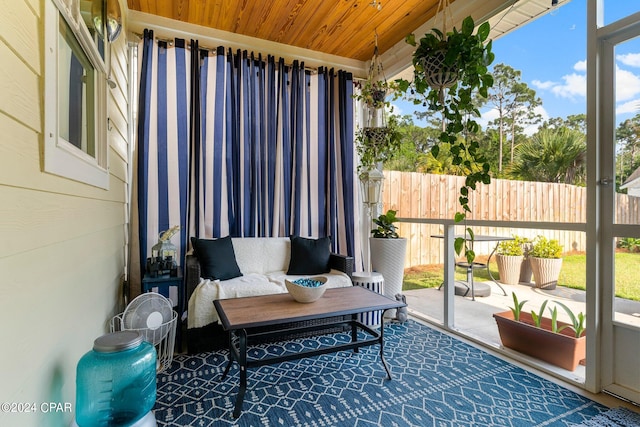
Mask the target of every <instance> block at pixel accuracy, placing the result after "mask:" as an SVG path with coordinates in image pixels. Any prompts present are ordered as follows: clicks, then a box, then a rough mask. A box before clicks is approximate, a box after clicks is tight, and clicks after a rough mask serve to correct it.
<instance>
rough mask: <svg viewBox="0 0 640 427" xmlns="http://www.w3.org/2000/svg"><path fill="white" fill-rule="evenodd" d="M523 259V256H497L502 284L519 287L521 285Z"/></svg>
mask: <svg viewBox="0 0 640 427" xmlns="http://www.w3.org/2000/svg"><path fill="white" fill-rule="evenodd" d="M522 258H523V256H522V255H500V254H496V264H498V274H499V275H500V282H501V283H504V284H505V285H517V284H518V283H519V281H520V267H521V266H522Z"/></svg>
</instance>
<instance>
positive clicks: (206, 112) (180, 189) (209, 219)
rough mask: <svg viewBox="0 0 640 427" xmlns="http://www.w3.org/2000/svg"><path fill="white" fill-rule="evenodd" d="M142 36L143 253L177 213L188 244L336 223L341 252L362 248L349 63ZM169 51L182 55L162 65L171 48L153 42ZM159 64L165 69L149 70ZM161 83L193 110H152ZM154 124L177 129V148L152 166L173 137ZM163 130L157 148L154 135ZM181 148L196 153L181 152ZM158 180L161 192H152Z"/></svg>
mask: <svg viewBox="0 0 640 427" xmlns="http://www.w3.org/2000/svg"><path fill="white" fill-rule="evenodd" d="M142 43H143V45H144V47H143V49H142V50H143V54H142V56H141V59H140V61H141V70H142V73H141V84H140V110H139V119H138V120H139V135H138V138H139V141H140V143H139V150H140V151H139V170H138V175H139V185H140V187H139V188H140V190H139V197H138V203H139V211H140V215H139V218H140V241H141V244H140V254H141V259H142V260H144V259H145V257H146V256H148V252H149V251H150V245H153V244H154V243H155V242H156V241H157V231H158V230H159V231H162V230H163V229H166V228H169V227H170V226H171V225H176V224H180V225H181V239H180V245H181V248H180V249H181V254H184V253H185V250H186V244H187V238H188V236H198V237H223V236H226V235H231V236H289V235H301V236H327V235H330V236H332V237H333V239H332V240H333V250H334V251H335V252H339V253H342V254H349V255H352V256H355V255H356V250H357V248H356V246H355V245H356V242H357V240H358V238H357V236H356V229H357V227H356V226H355V224H357V218H358V212H356V211H355V206H356V198H357V194H355V182H354V177H355V174H354V157H353V156H354V149H353V108H352V98H351V94H352V88H353V85H352V81H351V75H350V74H348V73H345V72H342V71H338V72H334V71H333V70H326V69H320V70H319V71H318V72H317V73H312V72H310V71H309V70H307V69H305V67H304V64H303V63H299V62H296V61H294V63H293V64H291V65H286V64H285V63H284V61H283V60H282V59H280V60H276V59H275V58H273V57H271V56H269V57H267V58H262V57H261V56H254V55H252V54H249V53H247V52H241V51H237V52H233V51H231V50H225V49H224V48H219V49H218V50H217V51H216V52H211V51H207V50H200V49H198V47H197V42H195V41H192V44H191V49H190V50H189V49H185V47H184V42H183V41H179V40H176V42H175V47H174V48H173V50H175V51H176V52H175V53H174V54H173V55H172V56H171V57H169V55H168V53H167V52H168V51H170V50H172V49H169V48H167V47H166V46H163V45H162V43H156V42H154V40H153V34H152V33H150V32H145V39H144V40H143V41H142ZM147 46H149V48H148V49H147ZM148 50H149V51H150V52H152V53H151V54H150V53H148V52H147V51H148ZM159 51H163V53H164V54H165V57H167V58H168V59H169V60H173V58H175V62H173V63H172V65H171V66H163V67H160V61H162V60H163V58H162V57H160V56H159V55H157V56H156V55H154V54H153V52H159ZM156 63H157V64H158V65H157V66H156V65H155V64H156ZM155 69H157V70H158V72H157V74H154V73H153V71H150V70H155ZM163 70H175V71H176V74H175V76H174V77H173V79H174V81H173V82H171V83H170V82H168V80H170V79H171V77H170V76H167V77H166V79H167V80H164V79H165V75H164V74H162V73H163V72H164V71H163ZM167 74H168V73H167ZM183 76H184V77H183ZM161 82H164V83H161ZM183 83H184V84H183ZM162 84H164V85H165V88H166V89H167V90H168V91H171V92H173V91H177V92H180V93H181V95H176V98H175V99H176V102H175V103H172V104H171V107H174V106H175V108H176V109H180V110H181V111H182V113H183V114H181V115H178V114H168V111H170V110H171V108H170V109H169V110H168V111H167V112H165V111H164V110H162V109H161V108H160V104H158V108H157V111H154V110H156V109H155V108H154V107H155V100H154V98H150V97H149V96H148V93H147V92H149V91H150V92H151V93H153V92H154V90H153V89H152V90H149V89H150V88H153V87H155V86H160V85H162ZM183 101H184V102H183ZM143 104H144V105H143ZM149 106H152V107H151V108H148V107H149ZM153 123H156V125H154V124H153ZM156 126H157V127H163V128H165V129H168V128H175V129H177V132H176V133H175V134H174V135H175V136H176V138H175V139H172V142H171V144H169V145H172V144H175V146H176V148H175V149H173V150H172V151H171V152H170V154H169V155H170V156H175V157H171V158H170V159H169V160H168V161H167V162H166V163H162V162H160V161H158V162H157V164H158V167H157V168H152V167H149V163H154V164H155V163H156V160H155V157H156V156H158V154H157V152H159V151H160V148H159V147H160V145H162V144H167V143H163V142H162V139H161V138H160V134H161V132H155V134H154V130H153V129H154V128H155V127H156ZM183 128H184V132H180V129H183ZM183 136H184V138H183ZM153 140H157V144H158V148H157V149H156V148H151V147H150V146H151V145H154V143H153ZM189 141H190V142H189ZM183 153H184V154H185V155H186V154H187V153H190V156H189V157H188V158H187V157H185V158H183V157H181V155H182V154H183ZM183 165H184V166H185V168H184V169H183V168H182V166H183ZM187 165H188V167H187ZM161 182H164V183H165V185H159V184H161ZM168 182H172V183H173V185H167V183H168ZM171 191H175V192H174V193H172V192H171ZM156 192H157V193H160V192H162V193H163V195H162V196H158V197H153V196H152V195H151V194H152V193H156ZM187 195H188V199H187V198H183V196H184V197H186V196H187ZM165 201H167V202H168V203H164V202H165ZM178 201H179V202H178ZM183 202H184V203H183ZM174 204H175V205H176V206H173V205H174ZM187 218H188V224H186V223H185V221H186V220H187ZM143 221H146V223H147V225H146V227H143V226H142V224H143ZM163 221H164V222H163ZM172 221H173V222H172ZM178 221H180V222H178ZM156 224H157V226H156ZM163 227H165V228H163ZM143 241H146V246H145V247H143Z"/></svg>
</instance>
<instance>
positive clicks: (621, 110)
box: [616, 99, 640, 114]
mask: <svg viewBox="0 0 640 427" xmlns="http://www.w3.org/2000/svg"><path fill="white" fill-rule="evenodd" d="M639 111H640V99H634V100H633V101H628V102H625V103H623V104H620V105H618V106H617V107H616V114H627V113H638V112H639Z"/></svg>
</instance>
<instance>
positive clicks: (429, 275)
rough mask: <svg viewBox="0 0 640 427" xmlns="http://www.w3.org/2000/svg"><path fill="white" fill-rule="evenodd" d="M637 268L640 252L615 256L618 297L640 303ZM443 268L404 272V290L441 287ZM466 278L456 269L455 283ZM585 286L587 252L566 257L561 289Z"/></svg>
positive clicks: (481, 276)
mask: <svg viewBox="0 0 640 427" xmlns="http://www.w3.org/2000/svg"><path fill="white" fill-rule="evenodd" d="M478 261H480V262H486V257H484V258H483V257H478ZM638 265H640V253H629V252H617V253H616V263H615V269H616V274H615V277H616V296H618V297H620V298H625V299H630V300H635V301H640V279H639V278H638V272H637V270H638ZM489 267H490V269H491V274H493V277H495V278H498V267H497V266H496V264H495V262H494V261H493V260H492V261H491V265H490V266H489ZM443 272H444V269H443V266H442V265H425V266H419V267H412V268H409V269H407V270H406V271H405V275H404V283H403V286H402V289H403V290H411V289H423V288H435V287H438V286H440V284H441V283H442V278H443V275H444V273H443ZM474 277H475V278H476V279H477V280H479V281H484V280H489V275H488V274H487V271H486V270H476V271H475V272H474ZM465 278H466V275H465V274H464V272H462V270H460V269H456V280H465ZM585 283H586V256H585V254H584V253H576V254H570V255H565V256H564V257H563V261H562V270H561V271H560V278H559V279H558V285H559V286H566V287H568V288H575V289H582V290H584V289H585Z"/></svg>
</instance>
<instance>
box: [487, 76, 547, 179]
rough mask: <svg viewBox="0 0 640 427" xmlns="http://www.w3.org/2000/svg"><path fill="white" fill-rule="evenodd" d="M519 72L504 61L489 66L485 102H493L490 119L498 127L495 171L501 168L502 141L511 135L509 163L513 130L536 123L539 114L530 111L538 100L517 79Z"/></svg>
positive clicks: (514, 134)
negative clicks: (494, 115)
mask: <svg viewBox="0 0 640 427" xmlns="http://www.w3.org/2000/svg"><path fill="white" fill-rule="evenodd" d="M521 75H522V72H521V71H518V70H514V69H513V68H512V67H510V66H509V65H506V64H497V65H496V66H495V67H494V68H493V81H494V83H493V87H492V88H491V89H489V93H488V97H487V101H486V102H487V104H490V105H492V106H493V108H494V109H495V110H496V111H497V113H498V118H497V119H496V120H495V121H494V122H493V123H492V124H493V125H494V126H496V127H497V128H498V172H502V165H503V157H504V142H505V138H506V136H507V134H508V133H509V134H510V135H511V150H510V152H511V156H510V161H511V163H513V156H514V150H515V141H516V134H517V133H518V132H522V130H523V128H524V126H526V125H529V124H533V123H537V122H538V121H539V120H540V115H538V114H536V113H535V112H534V110H535V108H536V107H537V106H539V105H541V104H542V101H541V100H540V98H538V97H536V92H535V91H534V90H533V89H531V88H530V87H529V86H528V85H527V84H526V83H524V82H522V81H521Z"/></svg>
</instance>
